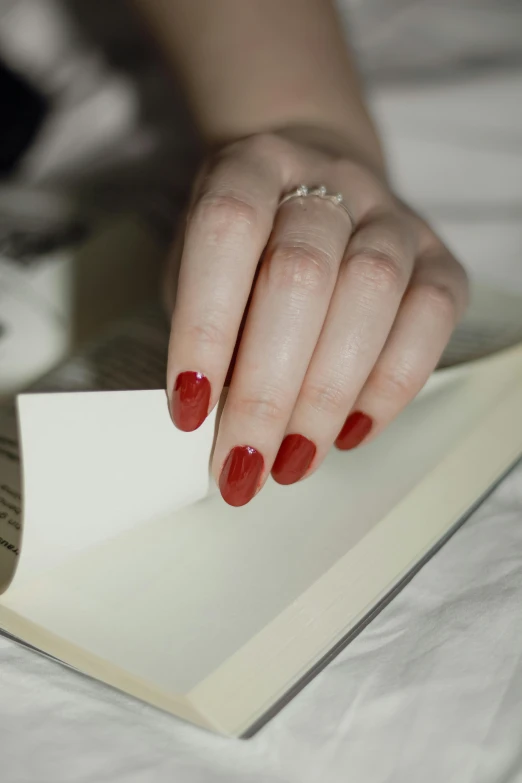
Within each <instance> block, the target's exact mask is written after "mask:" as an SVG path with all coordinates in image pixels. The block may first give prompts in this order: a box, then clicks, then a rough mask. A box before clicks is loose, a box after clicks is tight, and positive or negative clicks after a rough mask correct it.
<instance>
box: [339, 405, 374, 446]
mask: <svg viewBox="0 0 522 783" xmlns="http://www.w3.org/2000/svg"><path fill="white" fill-rule="evenodd" d="M372 427H373V421H372V419H371V418H370V417H369V416H367V415H366V413H362V412H361V411H354V413H351V414H350V415H349V416H348V418H347V419H346V421H345V422H344V427H343V428H342V430H341V432H340V433H339V435H338V436H337V440H336V441H335V445H336V446H337V448H338V449H341V450H342V451H348V449H354V448H355V447H356V446H359V444H360V443H362V442H363V440H364V439H365V437H366V436H367V435H368V434H369V432H370V430H371V428H372Z"/></svg>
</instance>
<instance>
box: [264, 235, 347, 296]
mask: <svg viewBox="0 0 522 783" xmlns="http://www.w3.org/2000/svg"><path fill="white" fill-rule="evenodd" d="M333 269H334V258H333V254H332V253H331V252H330V251H329V250H327V249H325V248H320V247H318V246H315V245H312V244H310V243H308V242H295V243H292V244H281V245H279V246H278V247H277V248H275V250H274V251H273V253H272V254H271V257H270V260H269V275H270V278H271V279H272V281H273V282H274V284H275V285H276V286H277V287H278V288H289V289H301V290H305V291H307V292H310V293H315V292H316V291H318V290H321V289H324V288H325V287H327V286H328V285H329V284H330V282H331V279H332V274H333Z"/></svg>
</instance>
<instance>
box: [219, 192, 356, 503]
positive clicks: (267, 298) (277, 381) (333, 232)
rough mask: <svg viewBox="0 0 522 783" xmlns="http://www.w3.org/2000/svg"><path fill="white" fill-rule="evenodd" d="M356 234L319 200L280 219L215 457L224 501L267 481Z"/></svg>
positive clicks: (286, 208)
mask: <svg viewBox="0 0 522 783" xmlns="http://www.w3.org/2000/svg"><path fill="white" fill-rule="evenodd" d="M350 230H351V221H350V217H349V215H348V214H347V213H346V212H344V211H343V210H342V209H340V208H339V207H338V206H336V205H334V204H331V203H329V202H328V201H324V200H322V199H319V198H313V197H312V198H306V199H292V200H291V201H289V202H287V203H286V204H284V205H283V206H282V207H281V208H280V210H279V212H278V214H277V217H276V221H275V224H274V229H273V232H272V235H271V238H270V241H269V243H268V246H267V248H266V251H265V253H264V256H263V260H262V263H261V268H260V271H259V277H258V280H257V283H256V286H255V290H254V295H253V298H252V303H251V306H250V310H249V313H248V317H247V320H246V324H245V330H244V333H243V337H242V340H241V345H240V350H239V354H238V357H237V361H236V365H235V369H234V374H233V377H232V383H231V386H230V391H229V394H228V398H227V402H226V405H225V409H224V411H223V415H222V418H221V422H220V428H219V436H218V440H217V443H216V448H215V452H214V461H213V466H214V474H215V475H216V476H219V485H220V489H221V493H222V495H223V497H224V499H225V500H226V501H227V502H228V503H230V504H231V505H236V506H239V505H243V504H244V503H247V502H248V501H249V500H250V499H251V498H252V497H253V496H254V494H255V493H256V492H257V490H258V489H259V488H260V486H261V485H262V483H263V480H264V478H265V477H266V476H267V474H268V472H269V470H270V468H271V465H272V462H273V460H274V458H275V454H276V452H277V449H278V447H279V444H280V442H281V438H282V436H283V433H284V431H285V428H286V425H287V422H288V419H289V418H290V415H291V412H292V409H293V407H294V404H295V401H296V399H297V397H298V394H299V390H300V388H301V384H302V382H303V378H304V377H305V374H306V370H307V367H308V364H309V362H310V359H311V356H312V354H313V351H314V348H315V345H316V343H317V340H318V338H319V335H320V333H321V329H322V327H323V323H324V319H325V317H326V313H327V311H328V306H329V303H330V299H331V296H332V292H333V290H334V286H335V282H336V279H337V274H338V270H339V265H340V262H341V258H342V256H343V253H344V250H345V248H346V244H347V242H348V238H349V235H350Z"/></svg>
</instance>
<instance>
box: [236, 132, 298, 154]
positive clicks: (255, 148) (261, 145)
mask: <svg viewBox="0 0 522 783" xmlns="http://www.w3.org/2000/svg"><path fill="white" fill-rule="evenodd" d="M244 145H245V148H246V151H247V152H248V153H249V154H251V155H253V156H254V157H259V158H264V159H267V160H272V159H274V158H276V159H277V158H279V157H280V156H281V155H283V154H284V153H285V152H286V148H287V146H288V145H287V142H285V141H284V140H283V139H282V138H281V137H280V136H277V135H276V134H275V133H257V134H256V135H255V136H250V137H249V138H248V139H245V141H244Z"/></svg>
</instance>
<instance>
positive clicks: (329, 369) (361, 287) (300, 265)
mask: <svg viewBox="0 0 522 783" xmlns="http://www.w3.org/2000/svg"><path fill="white" fill-rule="evenodd" d="M300 184H304V185H308V186H310V187H311V186H319V185H324V186H326V188H327V191H328V193H341V194H342V195H343V199H344V202H343V203H344V204H345V205H346V208H347V211H346V210H345V209H343V208H342V207H340V206H338V205H336V204H334V203H331V202H329V201H327V200H326V199H321V198H319V197H313V196H307V197H305V198H292V199H290V200H288V201H287V202H286V203H284V204H282V205H281V206H279V203H280V200H281V198H282V197H283V196H284V195H285V194H287V193H289V192H291V191H293V190H294V189H295V188H296V187H297V186H298V185H300ZM174 267H175V264H174V262H173V265H172V269H174ZM168 285H169V290H172V289H173V282H172V274H171V275H170V282H169V283H168ZM250 297H251V298H250ZM466 302H467V280H466V276H465V273H464V271H463V269H462V267H461V266H460V265H459V264H458V263H457V261H456V260H455V259H454V258H453V256H452V255H451V253H450V252H449V251H448V250H447V248H446V247H444V245H443V244H442V242H441V241H440V239H439V238H438V237H437V236H436V235H435V234H434V232H433V231H432V229H431V228H430V227H429V226H428V225H427V224H426V223H425V222H424V221H423V220H422V219H421V218H420V217H419V216H418V215H416V214H415V213H414V212H412V211H411V210H410V209H409V208H407V207H406V206H405V205H404V204H403V203H401V201H400V200H399V199H398V198H397V197H396V196H395V195H394V194H393V193H392V192H391V191H390V189H389V188H388V186H387V184H386V182H385V181H384V180H382V179H381V178H380V177H379V175H378V174H375V173H373V172H372V171H371V170H370V169H369V168H367V167H365V165H364V164H363V163H360V162H358V160H357V159H356V158H355V157H353V158H351V157H349V156H348V157H343V156H340V155H339V152H338V150H337V149H336V150H335V151H333V150H332V151H331V152H329V151H328V145H324V144H322V145H321V146H320V147H319V146H318V145H311V144H302V143H297V142H295V141H292V140H291V139H289V138H288V136H287V135H286V134H283V135H279V134H263V135H258V136H253V137H250V138H247V139H245V140H242V141H238V142H235V143H233V144H231V145H229V146H226V147H225V148H223V149H222V150H221V151H220V152H218V153H217V154H216V155H215V156H214V157H213V158H212V159H211V160H210V161H209V162H208V163H207V164H206V166H205V167H204V169H203V171H202V173H201V175H200V177H199V179H198V181H197V184H196V187H195V190H194V194H193V199H192V204H191V207H190V211H189V216H188V221H187V225H186V229H185V234H184V241H183V249H182V259H181V269H180V275H179V283H178V290H177V298H176V304H175V308H174V313H173V317H172V331H171V339H170V347H169V360H168V374H167V383H168V386H167V388H168V390H169V395H170V401H171V410H172V416H173V420H174V422H175V424H176V425H177V426H178V427H180V428H181V429H183V430H193V429H196V428H197V427H198V426H199V425H200V424H201V423H202V422H203V421H204V419H205V417H206V416H207V414H208V412H209V411H210V410H211V409H212V408H213V407H214V406H215V405H216V403H217V402H218V400H219V398H220V395H221V392H222V390H223V388H224V386H225V381H226V378H227V373H228V370H229V366H230V364H231V360H232V357H233V355H234V351H235V347H236V343H237V342H238V346H237V347H238V352H237V357H236V358H235V364H234V368H233V375H232V379H231V381H230V389H229V393H228V397H227V400H226V404H225V406H224V410H223V413H222V416H221V421H220V426H219V433H218V437H217V442H216V446H215V451H214V457H213V466H212V469H213V473H214V475H215V477H216V479H217V480H218V481H219V486H220V489H221V493H222V495H223V497H224V499H225V500H226V501H227V502H228V503H230V504H232V505H234V506H240V505H243V504H245V503H247V502H248V501H249V500H251V498H252V497H253V496H254V495H255V494H256V492H257V491H258V490H259V489H260V488H261V487H262V485H263V483H264V481H265V480H266V478H267V476H268V474H269V472H270V471H272V475H273V477H274V478H275V480H276V481H278V482H279V483H281V484H290V483H293V482H295V481H298V480H299V479H301V478H303V477H304V476H307V475H309V474H310V473H311V472H313V471H314V470H315V469H316V468H317V467H318V466H319V465H320V464H321V462H322V460H323V459H324V457H325V455H326V453H327V451H328V450H329V449H330V447H331V446H332V444H333V443H335V444H336V446H337V447H338V448H340V449H352V448H355V447H356V446H358V445H359V444H360V443H362V442H367V441H369V440H371V439H372V438H374V437H375V436H377V435H378V434H379V433H380V432H381V431H382V430H383V429H384V427H386V426H387V425H388V424H389V423H390V421H392V419H393V418H395V416H397V414H398V413H400V411H401V410H402V409H403V408H404V407H405V405H407V404H408V403H409V402H410V400H412V399H413V397H415V395H416V394H417V393H418V392H419V390H420V389H421V388H422V386H423V385H424V383H425V382H426V380H427V379H428V377H429V375H430V374H431V372H432V371H433V369H434V368H435V367H436V365H437V362H438V360H439V358H440V356H441V353H442V351H443V349H444V347H445V345H446V343H447V342H448V339H449V337H450V335H451V333H452V331H453V329H454V327H455V325H456V323H457V321H458V319H459V318H460V316H461V315H462V314H463V312H464V309H465V307H466ZM247 305H248V309H247ZM245 311H246V319H244V318H243V316H244V314H245ZM242 324H243V326H244V328H242ZM240 329H241V335H240V339H239V341H238V334H239V333H240Z"/></svg>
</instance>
